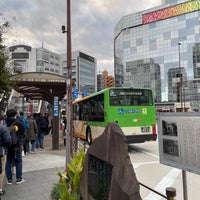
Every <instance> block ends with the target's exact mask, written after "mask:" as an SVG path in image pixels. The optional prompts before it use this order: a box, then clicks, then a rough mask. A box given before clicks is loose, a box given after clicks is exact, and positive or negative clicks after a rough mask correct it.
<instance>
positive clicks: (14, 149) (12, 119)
mask: <svg viewBox="0 0 200 200" xmlns="http://www.w3.org/2000/svg"><path fill="white" fill-rule="evenodd" d="M17 116H18V112H17V111H16V110H15V109H9V110H7V112H6V119H5V122H6V124H7V127H11V126H13V124H14V126H15V127H16V129H17V130H16V134H17V138H18V140H17V144H16V145H11V146H10V147H9V148H8V153H7V161H6V178H7V184H8V185H11V184H12V183H13V177H12V175H13V174H12V166H13V162H14V164H15V168H16V184H21V183H23V182H24V181H25V180H24V179H23V178H22V150H23V144H24V138H26V134H25V127H24V125H23V123H22V122H21V121H19V120H17Z"/></svg>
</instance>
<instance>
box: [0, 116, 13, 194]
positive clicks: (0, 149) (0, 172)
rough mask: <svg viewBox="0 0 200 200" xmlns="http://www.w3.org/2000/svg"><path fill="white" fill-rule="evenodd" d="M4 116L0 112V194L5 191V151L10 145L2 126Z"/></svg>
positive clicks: (6, 129)
mask: <svg viewBox="0 0 200 200" xmlns="http://www.w3.org/2000/svg"><path fill="white" fill-rule="evenodd" d="M3 122H4V116H3V115H2V114H0V195H3V194H4V193H5V190H4V189H3V180H4V176H5V165H6V153H7V148H9V147H10V145H11V136H10V132H9V130H8V128H7V127H6V126H4V124H3Z"/></svg>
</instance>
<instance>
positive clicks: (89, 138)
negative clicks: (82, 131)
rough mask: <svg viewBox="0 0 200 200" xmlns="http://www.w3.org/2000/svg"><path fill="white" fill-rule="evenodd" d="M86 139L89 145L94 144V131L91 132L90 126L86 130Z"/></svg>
mask: <svg viewBox="0 0 200 200" xmlns="http://www.w3.org/2000/svg"><path fill="white" fill-rule="evenodd" d="M86 140H87V143H88V144H89V145H91V144H92V132H91V129H90V128H87V131H86Z"/></svg>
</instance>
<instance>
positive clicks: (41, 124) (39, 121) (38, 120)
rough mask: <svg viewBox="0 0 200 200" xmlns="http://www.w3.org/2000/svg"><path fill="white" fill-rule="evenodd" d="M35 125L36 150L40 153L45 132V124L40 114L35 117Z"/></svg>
mask: <svg viewBox="0 0 200 200" xmlns="http://www.w3.org/2000/svg"><path fill="white" fill-rule="evenodd" d="M36 124H37V128H38V135H37V138H36V148H37V149H39V150H40V151H43V150H44V132H45V122H44V118H43V116H42V114H41V113H38V114H37V116H36Z"/></svg>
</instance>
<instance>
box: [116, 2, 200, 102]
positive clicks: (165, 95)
mask: <svg viewBox="0 0 200 200" xmlns="http://www.w3.org/2000/svg"><path fill="white" fill-rule="evenodd" d="M150 66H151V67H150ZM173 68H174V69H177V68H178V69H180V70H172V69H173ZM136 69H137V70H136ZM145 70H149V71H148V73H145ZM114 71H115V85H116V86H125V85H128V86H133V87H134V86H136V87H139V86H141V87H149V88H152V89H153V90H154V93H155V97H156V102H160V101H176V100H177V94H174V93H177V89H176V90H174V89H173V88H175V87H174V84H177V85H178V81H180V78H179V75H180V73H182V72H183V71H184V73H182V76H184V78H183V80H184V81H186V80H188V81H192V80H194V79H199V78H200V1H199V0H193V1H183V0H182V1H176V2H171V3H170V4H165V5H161V6H158V7H154V8H151V9H148V10H144V11H141V12H137V13H134V14H130V15H127V16H124V17H122V18H121V19H120V20H119V22H118V23H117V25H116V26H115V32H114ZM173 73H174V74H173ZM144 75H145V76H144ZM148 75H149V77H148ZM168 81H170V83H168Z"/></svg>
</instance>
